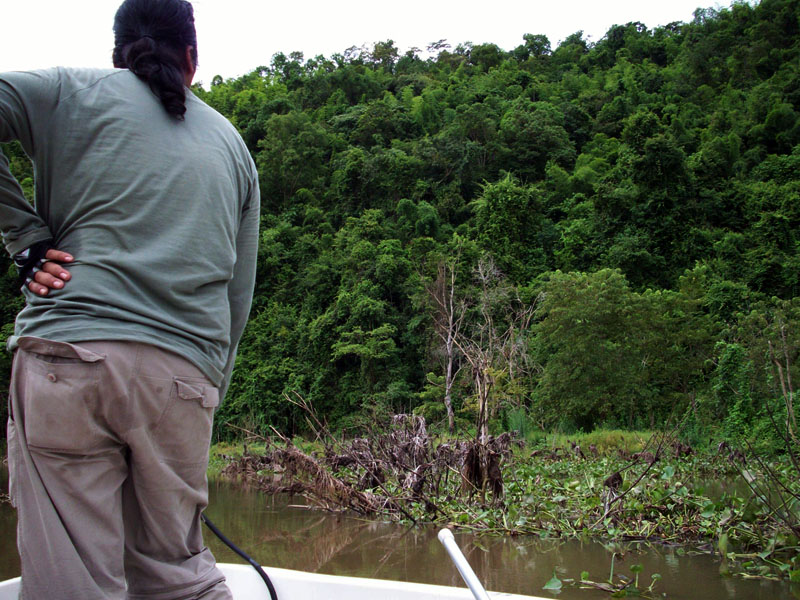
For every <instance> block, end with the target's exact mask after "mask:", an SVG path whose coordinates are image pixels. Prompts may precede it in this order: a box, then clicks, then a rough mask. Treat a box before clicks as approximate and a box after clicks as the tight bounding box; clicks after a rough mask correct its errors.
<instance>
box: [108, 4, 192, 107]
mask: <svg viewBox="0 0 800 600" xmlns="http://www.w3.org/2000/svg"><path fill="white" fill-rule="evenodd" d="M187 48H190V52H191V60H192V64H187V63H186V49H187ZM112 58H113V61H114V66H115V67H119V68H128V69H130V70H131V71H132V72H133V73H134V74H135V75H136V76H137V77H138V78H139V79H141V80H142V81H144V82H145V83H147V85H149V86H150V89H151V90H152V91H153V93H154V94H155V95H156V96H158V98H159V100H161V104H163V106H164V109H165V110H166V111H167V112H168V113H169V114H170V115H173V116H174V117H176V118H177V119H181V120H183V116H184V114H185V113H186V91H185V89H184V80H185V74H186V72H187V71H188V70H192V69H194V68H195V67H196V66H197V34H196V33H195V29H194V13H193V10H192V5H191V4H189V3H188V2H186V1H185V0H125V2H123V4H122V6H120V7H119V10H117V14H116V16H115V18H114V52H113V54H112Z"/></svg>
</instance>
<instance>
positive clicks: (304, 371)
mask: <svg viewBox="0 0 800 600" xmlns="http://www.w3.org/2000/svg"><path fill="white" fill-rule="evenodd" d="M799 18H800V1H799V0H762V1H761V2H760V3H758V4H757V5H751V4H748V3H745V2H737V3H735V4H733V5H732V6H731V7H730V8H727V9H720V10H716V9H699V10H697V11H696V13H695V18H694V20H693V21H692V22H690V23H672V24H669V25H667V26H664V27H659V28H656V29H649V28H647V27H646V26H644V25H642V24H641V23H627V24H624V25H616V26H614V27H612V28H611V29H610V30H609V31H608V32H607V34H606V35H605V36H604V37H603V38H602V39H601V40H600V41H598V42H597V43H590V42H588V41H587V40H585V39H584V38H583V35H582V32H577V33H575V34H573V35H571V36H569V37H568V38H567V39H566V40H564V41H563V42H562V43H561V44H559V45H558V47H557V48H555V49H553V48H552V46H551V43H550V40H548V39H547V38H546V37H545V36H543V35H540V34H536V33H531V34H526V35H525V36H523V40H522V43H521V44H520V45H519V46H518V47H517V48H513V49H511V50H504V49H501V48H499V47H497V46H496V45H494V44H482V45H472V44H470V43H463V44H460V45H458V46H456V47H455V48H452V47H451V46H450V45H448V44H447V43H446V41H445V40H439V41H438V42H434V43H432V44H431V47H430V48H429V57H428V58H425V57H424V55H423V54H422V53H421V52H420V51H417V50H411V51H409V52H407V53H406V54H402V55H401V54H400V52H399V51H398V49H397V48H396V46H395V45H394V43H393V42H392V40H387V41H383V42H377V43H376V44H375V45H374V47H373V48H372V49H368V48H356V47H353V48H350V49H347V50H345V51H344V52H342V53H341V54H335V55H334V56H332V57H329V58H327V57H323V56H317V57H314V58H312V59H308V60H306V59H305V58H304V57H303V55H302V54H300V53H296V52H295V53H291V54H288V55H285V54H277V55H275V56H274V57H273V58H272V61H271V63H270V64H269V65H268V66H261V67H258V68H257V69H255V70H254V71H253V72H252V73H250V74H248V75H245V76H243V77H240V78H237V79H230V80H222V79H221V78H219V77H217V78H215V79H214V81H212V82H211V86H210V88H209V89H202V88H200V87H196V89H195V91H196V93H197V94H198V95H199V96H200V97H201V98H203V99H204V100H205V101H206V102H208V103H209V104H210V105H211V106H213V107H215V108H216V109H217V110H219V111H220V112H222V113H223V114H224V115H226V116H227V117H228V118H229V119H230V120H231V121H232V122H233V123H234V125H235V126H236V127H237V128H238V129H239V130H240V131H241V133H242V135H243V136H244V139H245V140H246V142H247V144H248V147H249V148H250V150H251V152H252V154H253V157H254V159H255V161H256V165H257V167H258V170H259V175H260V182H261V187H262V209H263V222H262V226H263V229H262V234H261V236H262V237H261V247H260V250H259V274H258V283H257V290H256V300H255V304H254V308H253V313H252V315H251V321H250V324H249V326H248V329H247V331H246V333H245V337H244V339H243V341H242V345H241V350H240V354H239V359H238V361H239V362H238V365H239V368H238V369H237V371H236V373H235V375H234V380H233V384H232V386H231V390H230V396H229V398H228V400H227V403H226V405H225V406H224V407H223V408H222V410H221V415H220V418H219V419H218V421H219V422H220V423H223V424H224V423H225V422H226V421H232V422H234V423H236V424H238V425H240V426H243V427H247V428H255V429H258V430H262V431H263V430H265V428H266V427H267V426H268V425H269V424H274V425H276V426H278V427H281V428H285V429H288V430H298V429H302V422H301V419H300V418H299V416H298V415H297V414H296V413H295V410H294V408H293V405H291V404H290V403H288V402H286V401H285V399H284V397H283V396H284V394H288V393H292V392H297V393H299V394H302V395H303V396H305V397H307V398H308V399H309V400H310V401H311V402H312V403H313V404H314V405H315V406H316V407H317V408H318V410H319V411H320V413H321V414H322V415H324V416H326V417H327V418H328V419H330V420H332V421H334V422H336V423H338V424H340V425H342V426H347V425H348V424H350V423H352V422H354V421H357V420H358V415H359V414H363V413H364V411H373V410H379V411H380V410H393V411H411V410H417V411H421V412H423V413H426V414H428V415H429V416H436V415H441V414H443V413H442V412H441V411H442V410H443V408H442V403H441V398H442V396H443V391H442V392H437V391H436V390H437V389H439V388H437V385H439V384H437V381H440V379H441V378H442V377H443V376H444V375H443V371H442V368H443V367H442V365H443V361H442V348H441V347H440V345H439V343H438V341H437V340H438V339H439V338H438V337H437V335H436V332H435V328H434V326H433V310H432V308H431V304H430V302H427V301H426V298H425V296H426V289H429V284H430V283H431V282H432V281H433V280H434V279H435V278H436V277H437V273H439V271H440V265H442V264H444V263H445V262H447V264H449V265H451V267H452V269H453V270H454V272H455V273H456V274H457V276H456V278H455V283H454V284H453V289H454V294H455V297H457V298H458V302H459V307H460V309H459V310H461V311H462V312H461V313H460V314H462V315H463V318H464V323H465V326H464V328H463V329H462V333H461V335H462V337H463V340H464V344H463V345H462V347H461V350H460V351H459V352H462V354H461V355H460V356H457V357H456V359H457V362H458V363H459V364H460V365H462V366H464V365H466V359H467V356H465V355H464V354H463V352H466V351H467V348H468V347H469V344H467V341H471V342H475V341H476V340H481V339H482V340H483V342H484V343H489V342H488V339H489V338H486V337H484V338H482V337H481V336H482V335H487V331H488V330H487V329H486V328H485V327H484V328H483V329H481V327H482V326H481V324H484V325H485V323H487V322H488V321H486V319H487V318H489V317H491V323H492V324H493V325H492V326H493V327H494V328H495V329H494V331H497V332H502V331H508V329H507V328H508V327H509V326H510V325H512V324H513V323H515V322H516V321H515V318H516V317H515V316H514V315H517V314H519V311H518V306H517V305H518V304H519V303H522V304H525V305H526V306H529V307H532V309H533V310H534V313H533V314H534V317H533V319H532V321H531V323H530V324H529V328H528V334H529V335H525V336H522V337H518V338H515V339H518V340H523V341H521V342H519V343H518V344H517V346H515V347H516V348H517V350H515V351H514V352H512V353H510V354H509V352H510V351H506V350H503V351H502V352H500V353H499V354H496V355H495V356H498V357H501V358H502V357H505V358H504V359H502V360H500V359H498V362H495V363H493V364H492V365H491V367H487V368H489V369H490V371H487V372H486V373H487V375H486V376H487V377H488V379H486V381H491V382H492V387H491V390H492V391H491V394H493V395H492V396H491V397H492V399H493V402H494V408H493V409H492V415H493V416H494V417H495V419H496V422H497V423H501V422H502V419H503V418H504V415H506V414H507V413H508V412H509V411H511V410H515V411H519V410H520V409H523V410H524V411H525V412H526V414H528V415H529V416H530V419H532V420H533V421H534V422H535V423H536V424H538V425H541V426H542V427H552V426H556V425H559V426H562V427H565V428H567V429H569V428H591V427H594V426H597V425H602V424H606V425H609V424H616V425H622V426H637V425H648V426H653V425H654V426H658V425H660V424H663V423H665V422H666V420H667V419H669V418H670V417H671V416H675V415H677V414H683V413H684V412H685V411H687V410H688V411H689V412H691V414H692V418H693V419H695V420H696V421H697V422H698V423H701V422H703V423H706V424H714V423H719V419H720V418H722V419H723V420H724V419H725V418H727V417H728V416H729V415H730V414H732V412H736V411H737V410H738V411H739V412H738V413H736V414H737V415H739V416H738V417H737V418H739V419H740V420H742V419H744V420H745V421H746V420H748V419H749V420H751V421H752V420H753V419H756V418H757V417H758V415H759V414H762V413H761V412H760V411H763V406H765V405H766V404H765V403H767V404H768V403H769V402H772V401H774V400H776V399H779V398H781V397H782V396H781V388H780V377H784V378H785V376H786V374H787V373H789V374H791V373H795V376H797V375H798V373H796V372H795V370H796V366H795V364H794V358H795V355H796V353H797V351H798V341H797V339H796V338H797V335H796V331H797V326H798V325H799V324H800V322H799V321H798V314H797V310H796V306H795V304H796V297H797V296H798V292H799V291H800V289H799V287H798V286H800V281H799V278H800V257H799V256H798V245H799V244H800V234H798V231H799V229H798V226H799V225H800V178H798V175H797V173H798V167H800V25H799V23H800V20H799ZM6 152H7V154H8V155H9V156H10V158H11V161H12V164H13V165H14V168H15V172H16V173H17V174H18V175H19V177H20V179H21V181H22V183H23V187H26V189H28V190H30V187H31V180H30V177H31V175H30V168H29V166H28V165H27V164H26V163H25V161H24V157H23V156H22V155H21V153H20V152H19V150H18V149H17V148H15V147H8V148H6ZM455 248H458V250H457V252H456V250H454V249H455ZM486 257H491V259H492V260H493V261H494V263H493V264H495V265H496V267H497V269H498V274H499V276H500V277H501V278H502V280H503V285H504V286H506V287H507V288H508V289H509V290H512V291H513V293H507V294H504V295H503V294H499V295H496V296H494V297H495V301H494V303H495V304H494V305H493V306H490V307H487V306H485V305H484V304H485V303H482V302H481V301H479V300H478V298H479V295H480V294H479V289H478V288H479V282H478V281H477V280H476V279H475V277H474V273H475V269H476V267H477V265H478V264H479V262H480V260H482V259H485V258H486ZM448 268H450V267H448ZM4 289H5V291H6V294H7V295H6V297H7V298H9V297H13V293H12V288H11V286H10V285H6V288H4ZM14 306H15V305H14V304H13V303H9V301H6V302H5V303H4V310H5V312H4V313H3V318H4V322H5V323H9V322H11V320H12V314H13V308H14ZM515 307H516V308H515ZM515 311H516V312H515ZM779 322H780V323H784V324H785V326H786V327H789V329H790V330H792V331H793V332H794V333H793V334H792V335H790V336H783V337H781V336H780V335H779V332H780V327H779V326H778V325H777V323H779ZM759 323H760V324H762V325H758V324H759ZM512 329H513V328H512ZM500 337H502V336H500ZM498 340H500V338H498ZM767 341H770V342H771V346H770V345H766V342H767ZM498 343H499V342H498ZM520 344H521V345H520ZM779 345H780V346H781V348H782V350H781V352H783V351H784V350H785V353H784V354H781V356H784V359H783V362H782V363H781V364H782V365H783V367H782V368H783V375H778V374H777V371H776V370H775V369H774V368H773V367H774V364H775V361H770V360H768V354H769V352H770V347H771V348H772V351H773V352H776V348H777V346H779ZM522 346H524V347H522ZM498 348H506V346H498ZM520 352H522V354H524V356H525V360H524V361H522V363H524V364H525V367H524V368H522V367H521V366H520V365H522V363H521V362H520ZM504 353H505V354H504ZM512 354H513V356H512ZM765 357H767V358H765ZM503 361H505V362H503ZM779 362H780V361H779ZM515 365H516V366H515ZM520 369H521V370H520ZM469 373H470V372H469V369H466V368H464V369H462V370H461V371H460V375H459V377H458V378H457V380H456V382H455V386H454V388H453V399H454V405H455V408H456V412H457V414H458V415H460V418H461V419H462V422H469V421H468V420H471V419H473V417H474V413H473V412H471V411H472V410H473V409H474V406H475V403H474V401H473V400H474V395H475V394H476V391H475V388H474V385H475V379H474V377H472V376H471V375H470V374H469ZM509 373H511V374H512V375H511V378H512V379H513V380H514V382H515V383H514V391H513V393H511V392H508V389H510V388H508V385H507V384H508V381H509V377H510V376H509ZM523 373H524V376H522V374H523ZM795 380H797V377H795ZM504 386H505V387H504ZM744 397H746V398H747V401H746V402H745V400H743V398H744ZM747 402H749V403H750V404H748V405H747V406H748V407H745V404H747ZM743 403H744V404H743ZM773 404H774V402H773ZM781 406H783V405H781ZM736 407H738V408H736ZM743 407H745V408H746V410H745V408H743ZM459 411H460V412H459ZM220 434H221V435H231V434H232V432H231V431H229V430H226V429H225V428H224V426H223V427H222V428H221V429H220Z"/></svg>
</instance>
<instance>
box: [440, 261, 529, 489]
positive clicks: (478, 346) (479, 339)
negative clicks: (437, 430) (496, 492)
mask: <svg viewBox="0 0 800 600" xmlns="http://www.w3.org/2000/svg"><path fill="white" fill-rule="evenodd" d="M475 279H476V280H477V283H478V286H479V294H478V301H477V305H476V308H477V313H478V317H477V318H476V320H475V322H474V323H473V326H472V330H471V332H470V335H466V334H464V333H460V334H459V335H458V336H456V338H455V340H454V343H455V345H456V346H457V347H458V348H459V350H461V355H462V357H463V358H464V360H465V361H466V362H467V363H468V364H469V366H470V370H471V375H472V382H473V387H474V391H475V397H476V399H477V401H478V420H477V423H476V425H477V431H476V441H477V448H476V452H477V457H476V458H477V460H476V461H475V465H474V466H473V467H472V468H473V470H474V469H476V468H477V469H478V470H479V475H480V476H479V477H477V478H476V479H477V480H478V481H480V482H481V492H482V494H485V491H486V488H487V486H488V485H489V484H490V483H491V481H492V474H491V472H490V471H491V470H492V469H491V462H492V457H491V455H490V452H489V449H488V445H489V418H490V416H494V415H495V414H496V412H497V410H498V406H497V405H496V403H492V402H491V399H492V395H493V390H494V388H495V386H496V383H497V380H498V378H499V377H508V378H509V380H510V381H512V382H513V380H514V378H515V377H517V376H518V375H519V374H520V373H523V372H527V370H528V366H527V356H528V353H527V341H526V340H525V336H526V332H527V329H528V327H529V326H530V321H531V319H532V318H533V312H534V311H533V307H532V306H530V307H528V306H525V305H524V304H523V303H522V302H521V301H520V300H519V297H518V296H515V297H514V299H513V300H512V299H511V298H512V289H511V288H510V287H509V286H507V285H505V284H504V282H503V276H502V273H501V272H500V270H499V269H498V268H497V266H496V265H495V264H494V261H492V259H491V258H483V259H481V260H480V261H479V262H478V266H477V267H476V269H475ZM498 308H500V310H501V311H502V312H503V318H501V323H498V322H497V320H496V319H495V313H496V311H497V310H498Z"/></svg>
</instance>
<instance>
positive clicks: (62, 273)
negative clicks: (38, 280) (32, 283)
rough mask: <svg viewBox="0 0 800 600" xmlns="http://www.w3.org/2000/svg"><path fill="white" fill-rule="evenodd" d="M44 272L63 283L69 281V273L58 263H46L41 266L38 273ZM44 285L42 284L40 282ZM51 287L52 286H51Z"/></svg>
mask: <svg viewBox="0 0 800 600" xmlns="http://www.w3.org/2000/svg"><path fill="white" fill-rule="evenodd" d="M42 271H44V272H45V273H47V274H49V275H52V276H53V277H58V278H59V279H63V280H64V281H69V278H70V277H71V275H70V274H69V271H67V270H66V269H65V268H64V267H62V266H61V265H59V264H58V263H54V262H46V263H44V264H43V265H42V270H41V271H40V273H41V272H42ZM42 283H44V282H42ZM51 287H53V286H51Z"/></svg>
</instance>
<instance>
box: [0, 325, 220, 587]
mask: <svg viewBox="0 0 800 600" xmlns="http://www.w3.org/2000/svg"><path fill="white" fill-rule="evenodd" d="M10 403H11V406H10V417H9V423H8V451H9V467H10V472H11V482H10V487H11V497H12V501H13V503H14V505H15V506H16V507H17V511H18V518H19V524H18V546H19V552H20V556H21V559H22V598H23V599H24V600H59V599H65V600H73V599H74V600H95V599H97V600H100V599H103V600H107V599H124V598H129V599H132V600H134V599H136V600H145V599H147V600H178V599H194V598H203V600H227V599H230V598H231V596H230V592H229V590H228V588H227V586H226V585H225V584H224V577H223V575H222V574H221V573H220V571H219V570H218V569H217V568H216V564H215V561H214V557H213V556H212V555H211V552H210V551H209V550H208V549H207V548H206V547H205V546H204V545H203V539H202V532H201V523H200V513H201V512H202V511H203V509H204V508H205V507H206V504H207V502H208V485H207V481H206V468H207V464H208V446H209V441H210V437H211V423H212V418H213V411H214V407H215V406H217V405H218V404H219V397H218V391H217V389H216V388H215V387H214V385H213V384H212V383H211V382H210V381H209V380H208V379H207V378H206V377H205V376H204V375H203V374H202V373H201V372H200V371H199V370H198V369H197V367H195V366H194V365H193V364H191V363H190V362H188V361H187V360H185V359H183V358H181V357H179V356H177V355H175V354H172V353H170V352H166V351H164V350H160V349H158V348H155V347H153V346H150V345H146V344H139V343H132V342H106V341H102V342H85V343H81V344H80V345H76V344H67V343H63V342H53V341H49V340H43V339H39V338H31V337H28V338H21V339H20V341H19V348H18V350H17V352H16V355H15V357H14V367H13V372H12V380H11V393H10Z"/></svg>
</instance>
